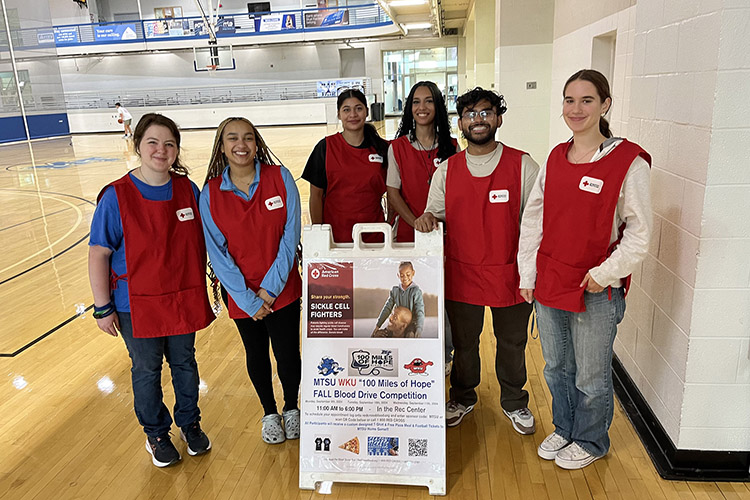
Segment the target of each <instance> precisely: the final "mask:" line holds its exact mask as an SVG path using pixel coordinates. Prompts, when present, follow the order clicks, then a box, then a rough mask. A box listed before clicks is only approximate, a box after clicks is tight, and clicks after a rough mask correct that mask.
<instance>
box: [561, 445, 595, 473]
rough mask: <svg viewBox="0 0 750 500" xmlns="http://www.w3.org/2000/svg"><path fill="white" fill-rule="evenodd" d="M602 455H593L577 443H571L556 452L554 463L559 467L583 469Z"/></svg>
mask: <svg viewBox="0 0 750 500" xmlns="http://www.w3.org/2000/svg"><path fill="white" fill-rule="evenodd" d="M600 458H602V457H595V456H594V455H592V454H591V453H589V452H588V451H586V450H584V449H583V448H581V446H580V445H579V444H578V443H572V444H569V445H568V446H566V447H565V448H563V449H562V450H560V451H558V452H557V456H555V463H556V464H557V466H558V467H560V468H561V469H568V470H575V469H583V468H584V467H586V466H587V465H589V464H590V463H592V462H594V461H595V460H599V459H600Z"/></svg>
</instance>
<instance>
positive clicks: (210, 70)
mask: <svg viewBox="0 0 750 500" xmlns="http://www.w3.org/2000/svg"><path fill="white" fill-rule="evenodd" d="M216 68H218V66H217V65H215V64H207V65H206V71H208V74H209V75H211V76H213V75H214V74H215V73H216Z"/></svg>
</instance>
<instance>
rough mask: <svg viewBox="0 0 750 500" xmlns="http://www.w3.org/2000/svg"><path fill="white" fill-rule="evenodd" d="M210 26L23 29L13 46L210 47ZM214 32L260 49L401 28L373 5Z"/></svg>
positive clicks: (234, 19) (62, 50)
mask: <svg viewBox="0 0 750 500" xmlns="http://www.w3.org/2000/svg"><path fill="white" fill-rule="evenodd" d="M206 21H208V19H204V18H203V17H180V18H170V19H139V20H132V21H117V22H107V23H91V24H68V25H61V26H54V27H42V28H21V29H20V30H18V31H16V32H14V35H15V36H14V40H13V42H14V46H15V48H16V49H17V50H19V51H21V52H23V51H26V50H34V49H51V48H55V49H56V51H57V54H58V55H79V54H96V53H109V52H139V51H144V50H147V51H150V50H170V49H178V48H183V49H184V48H189V47H205V46H206V43H207V41H208V39H209V37H210V35H209V30H208V29H207V26H206ZM209 22H210V21H209ZM214 32H215V34H216V38H217V41H218V44H219V45H256V44H271V43H298V42H307V41H318V40H342V39H351V38H363V37H364V38H369V37H376V36H384V35H391V34H395V33H399V32H400V29H399V27H398V25H397V24H396V23H395V22H394V21H393V20H392V19H391V18H390V17H389V16H388V14H387V13H386V12H385V11H384V10H383V9H382V8H381V7H380V5H379V4H377V3H372V4H363V5H349V6H345V7H327V8H306V9H293V10H282V11H273V12H260V13H251V14H249V13H247V12H245V13H222V14H220V15H218V16H217V17H216V19H215V25H214Z"/></svg>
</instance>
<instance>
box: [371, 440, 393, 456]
mask: <svg viewBox="0 0 750 500" xmlns="http://www.w3.org/2000/svg"><path fill="white" fill-rule="evenodd" d="M367 454H368V455H371V456H390V457H397V456H398V438H397V437H380V436H367Z"/></svg>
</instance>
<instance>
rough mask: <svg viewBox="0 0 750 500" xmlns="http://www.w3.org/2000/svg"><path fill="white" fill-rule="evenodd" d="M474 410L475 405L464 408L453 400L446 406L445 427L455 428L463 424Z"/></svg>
mask: <svg viewBox="0 0 750 500" xmlns="http://www.w3.org/2000/svg"><path fill="white" fill-rule="evenodd" d="M473 409H474V405H469V406H464V405H462V404H461V403H458V402H456V401H453V400H452V399H451V400H450V401H448V402H447V403H446V404H445V425H447V426H448V427H455V426H457V425H458V424H460V423H461V420H463V419H464V417H465V416H466V414H467V413H470V412H471V410H473Z"/></svg>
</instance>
